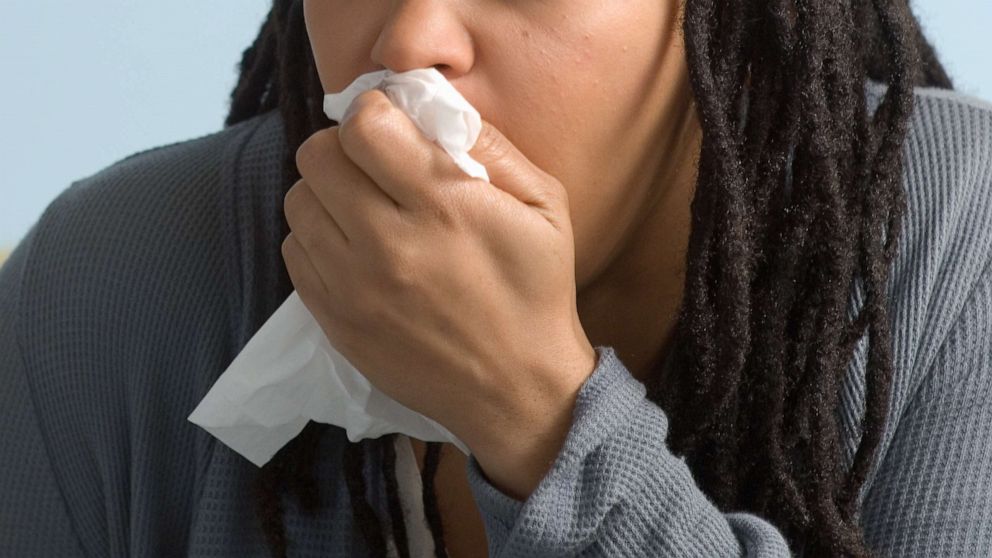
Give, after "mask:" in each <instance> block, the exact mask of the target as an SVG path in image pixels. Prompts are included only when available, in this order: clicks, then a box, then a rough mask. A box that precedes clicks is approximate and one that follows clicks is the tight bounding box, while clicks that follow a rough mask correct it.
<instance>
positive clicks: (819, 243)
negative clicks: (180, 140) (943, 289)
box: [225, 0, 953, 557]
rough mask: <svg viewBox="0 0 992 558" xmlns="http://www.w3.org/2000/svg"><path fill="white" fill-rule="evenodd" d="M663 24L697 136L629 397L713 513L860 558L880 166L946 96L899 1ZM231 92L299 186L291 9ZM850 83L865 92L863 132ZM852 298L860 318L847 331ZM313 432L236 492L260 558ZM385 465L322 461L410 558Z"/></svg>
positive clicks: (299, 486)
mask: <svg viewBox="0 0 992 558" xmlns="http://www.w3.org/2000/svg"><path fill="white" fill-rule="evenodd" d="M680 25H681V28H682V33H683V37H684V39H685V46H686V56H687V62H688V69H689V78H690V86H691V89H692V93H693V95H694V98H695V101H696V107H695V110H697V114H698V116H699V121H700V123H701V125H702V132H703V137H702V145H701V151H700V155H699V162H698V165H699V166H698V177H697V181H696V191H695V195H694V198H693V200H692V204H691V214H692V228H691V233H690V238H689V246H688V251H687V254H686V259H687V261H686V277H685V289H684V295H683V300H682V302H681V306H680V308H679V313H678V319H677V322H676V326H675V330H674V337H673V340H674V341H675V342H674V344H673V345H672V348H671V349H670V351H671V352H672V356H673V358H674V362H675V363H676V365H675V366H672V367H671V368H669V369H668V370H669V371H670V372H671V373H668V374H665V373H663V369H662V367H661V366H660V363H661V361H662V360H663V359H662V358H660V357H659V358H658V360H657V361H656V362H657V363H658V364H657V365H656V366H655V367H654V368H653V369H652V372H653V373H652V374H651V375H650V376H649V378H648V380H647V381H646V382H645V383H646V384H647V387H648V397H649V398H650V399H651V400H652V401H654V402H656V403H657V404H658V405H659V406H661V407H662V409H663V410H664V411H665V412H666V413H667V414H668V416H669V418H670V421H669V423H670V431H669V434H668V444H669V446H670V449H671V450H672V451H673V452H674V453H675V454H677V455H681V456H684V457H685V458H686V462H687V463H688V465H689V466H690V469H691V471H692V472H693V476H694V479H695V481H696V483H697V485H698V486H699V487H700V489H701V490H702V491H703V492H704V493H705V494H707V496H708V497H710V498H711V500H712V501H713V502H714V503H715V504H716V505H717V506H718V507H719V508H720V509H722V510H745V511H749V512H751V513H755V514H757V515H760V516H762V517H763V518H766V519H767V520H768V521H770V522H772V523H773V524H774V525H775V526H776V527H777V528H779V529H780V530H781V532H782V533H783V535H784V536H785V537H786V539H787V540H788V541H789V543H790V547H791V548H792V549H793V551H794V552H797V553H798V552H800V551H802V552H803V554H804V555H806V556H859V557H862V556H871V555H872V554H871V551H870V550H869V548H868V546H867V543H866V542H865V540H864V536H863V534H862V532H861V529H860V527H859V523H860V515H859V511H860V510H859V508H860V503H859V491H860V489H861V488H862V487H863V486H864V483H865V480H866V476H867V474H868V471H869V469H870V468H871V467H872V466H873V464H874V462H875V459H876V453H877V452H876V450H877V448H878V446H879V443H880V440H881V437H882V434H883V432H884V431H885V427H886V421H887V418H886V410H887V407H888V404H889V399H890V395H891V394H890V392H891V379H892V358H891V348H890V333H889V324H888V315H887V311H886V300H885V284H886V281H887V278H888V272H889V269H890V267H891V264H892V260H893V257H894V255H895V253H896V248H897V245H898V239H899V232H900V224H901V220H902V216H903V213H904V211H905V199H904V198H905V194H904V192H903V190H902V187H901V174H902V160H901V146H902V144H903V141H904V139H905V136H906V134H907V129H908V122H909V118H910V116H911V113H912V110H913V105H914V97H913V88H914V87H917V86H928V87H940V88H945V89H951V88H953V85H952V84H951V81H950V79H949V78H948V76H947V74H946V72H945V71H944V69H943V67H942V66H941V64H940V62H939V61H938V60H937V57H936V55H935V53H934V50H933V48H932V47H931V45H930V44H929V43H928V42H927V40H926V38H925V37H924V35H923V33H922V31H921V29H920V26H919V22H918V21H917V20H916V19H915V17H914V16H913V14H912V13H911V10H910V8H909V6H908V5H907V3H906V0H871V1H869V0H865V1H861V2H853V1H850V0H848V1H841V2H799V1H796V0H686V2H685V5H684V12H683V17H682V20H681V21H680ZM240 71H241V75H240V78H239V80H238V83H237V86H236V87H235V89H234V91H233V93H232V96H231V106H230V114H229V115H228V117H227V120H226V122H225V125H227V126H230V125H234V124H236V123H238V122H241V121H244V120H246V119H249V118H252V117H254V116H256V115H259V114H262V113H266V112H268V111H272V110H279V112H280V114H281V117H282V121H283V125H284V130H285V138H286V152H285V159H284V164H283V172H284V175H285V185H284V186H285V188H286V189H287V190H288V188H289V187H290V186H291V185H292V184H293V183H294V182H295V181H296V180H298V179H299V178H300V175H299V173H298V171H297V169H296V166H295V162H294V153H295V148H296V147H298V146H299V145H300V144H301V143H302V142H303V141H304V140H305V139H306V138H307V137H308V136H309V135H310V134H312V133H314V132H315V131H317V130H319V129H321V128H324V127H327V126H330V125H332V121H330V120H328V119H327V118H326V117H325V116H324V115H323V113H322V112H321V108H322V107H321V105H322V103H321V99H322V96H323V91H322V88H321V86H320V81H319V78H318V76H317V73H316V69H315V65H314V59H313V54H312V52H311V49H310V43H309V40H308V37H307V33H306V28H305V25H304V18H303V8H302V1H300V0H276V1H275V3H274V6H273V8H272V11H271V13H270V14H269V16H268V18H267V19H266V21H265V22H264V24H263V25H262V27H261V30H260V33H259V35H258V38H257V39H256V40H255V42H254V44H253V45H251V47H250V48H248V49H247V50H245V52H244V55H243V59H242V61H241V64H240ZM869 79H870V80H873V81H876V82H881V83H883V84H885V86H886V90H885V94H884V96H883V97H882V99H881V102H880V104H879V105H878V107H877V109H876V110H875V111H874V113H873V114H869V111H868V107H867V106H866V105H867V103H866V87H867V85H868V84H867V82H868V80H869ZM742 114H744V115H745V116H746V117H745V118H742V117H741V115H742ZM790 162H791V166H790ZM284 230H285V228H284ZM859 286H860V288H861V289H862V290H863V292H864V296H863V303H862V304H861V305H860V307H859V308H858V309H857V313H856V315H855V316H853V317H851V318H850V319H848V317H847V316H846V314H845V309H846V307H847V306H846V305H847V303H848V300H849V297H850V296H851V292H852V289H855V288H857V287H859ZM866 334H867V340H866V341H870V342H869V343H867V347H868V348H867V349H866V350H867V364H866V373H865V374H866V378H865V381H866V386H867V387H866V389H867V392H866V403H865V412H864V416H863V419H862V424H861V429H862V434H861V437H860V439H859V440H858V445H857V449H856V453H855V455H854V458H853V464H852V465H851V467H850V469H849V470H846V471H844V470H842V468H841V461H842V460H841V457H842V447H841V442H840V439H839V435H838V434H839V425H838V422H837V420H836V417H835V415H834V412H835V410H836V408H837V405H838V400H839V392H840V389H841V385H842V380H843V377H844V374H845V370H846V369H847V365H848V363H849V361H850V360H851V358H852V357H853V354H852V351H853V350H854V349H855V347H856V344H857V343H858V342H859V341H860V340H862V339H863V338H864V337H865V335H866ZM666 376H670V377H666ZM327 428H328V426H327V425H321V424H316V423H311V424H310V425H308V426H307V428H306V429H305V430H304V431H303V433H302V434H301V435H300V436H299V437H298V438H297V439H295V440H294V441H293V442H292V443H290V444H289V445H287V446H286V447H285V448H283V449H282V450H281V451H280V452H279V453H277V454H276V456H275V457H274V458H273V459H272V461H271V462H269V463H268V464H266V465H265V466H264V467H262V469H261V470H260V472H259V475H258V477H257V478H256V479H255V482H254V490H255V495H256V501H257V511H258V517H259V519H260V522H261V527H262V530H263V531H264V533H265V535H266V540H267V542H268V544H269V546H270V548H271V550H272V553H273V555H274V556H277V557H282V556H287V552H288V548H289V541H288V540H287V537H286V533H285V528H284V525H283V518H282V506H281V502H282V495H283V494H284V493H285V492H287V491H291V492H292V493H293V494H294V495H295V496H296V498H297V499H298V500H299V502H300V504H301V507H302V509H303V510H304V511H305V512H307V513H313V512H314V511H315V510H317V509H319V507H320V497H319V490H318V488H319V484H318V483H317V481H316V479H315V472H314V465H315V462H316V458H317V447H318V444H317V442H318V440H319V439H320V437H321V435H322V433H323V432H325V431H326V430H327ZM392 444H393V437H392V436H386V437H383V438H380V439H377V440H364V441H362V442H361V443H354V444H352V443H349V444H347V446H346V447H345V449H344V452H343V456H342V460H343V462H342V471H343V475H344V477H345V481H346V485H347V489H348V493H349V495H350V500H351V508H352V514H353V517H354V524H355V528H356V529H357V531H358V532H359V533H360V534H361V537H362V538H363V539H364V541H365V543H366V546H367V547H368V549H369V550H370V553H371V554H372V555H373V556H386V549H387V546H388V545H387V536H388V537H389V538H390V539H391V540H392V541H393V544H394V545H395V547H396V549H397V551H398V553H399V554H400V556H408V555H409V549H408V544H407V541H406V526H405V525H404V522H403V515H402V510H401V507H400V500H399V496H398V493H397V490H396V488H397V481H396V475H395V455H394V450H393V445H392ZM427 447H428V450H427V456H426V466H425V467H424V470H423V472H422V476H423V481H424V482H423V486H424V492H423V499H424V509H425V515H426V517H427V520H428V525H429V527H430V530H431V533H432V534H433V536H434V542H435V547H436V551H437V555H438V556H445V555H446V553H445V546H444V535H443V530H442V526H441V518H440V514H439V511H438V507H437V498H436V494H435V490H434V475H435V473H436V471H437V464H438V460H439V459H440V444H436V443H431V444H428V446H427ZM370 455H378V456H380V457H381V459H382V463H383V466H382V467H380V468H379V469H380V470H379V471H378V474H382V475H383V477H384V479H383V480H384V482H385V487H386V492H387V502H388V508H389V518H388V524H387V523H386V522H385V520H383V519H382V518H380V517H378V516H377V514H376V512H375V510H374V509H373V507H372V505H371V504H370V503H369V501H368V500H367V495H366V488H367V479H366V477H365V475H366V471H365V464H366V459H367V457H368V456H370ZM368 474H373V473H368ZM387 530H388V531H389V532H388V533H387Z"/></svg>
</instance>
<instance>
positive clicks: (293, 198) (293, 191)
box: [282, 180, 307, 219]
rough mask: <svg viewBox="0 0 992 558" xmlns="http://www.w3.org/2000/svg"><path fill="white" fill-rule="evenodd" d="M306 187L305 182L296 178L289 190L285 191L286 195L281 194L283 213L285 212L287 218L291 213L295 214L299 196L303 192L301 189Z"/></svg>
mask: <svg viewBox="0 0 992 558" xmlns="http://www.w3.org/2000/svg"><path fill="white" fill-rule="evenodd" d="M306 187H307V186H306V183H305V182H303V181H302V180H297V181H296V183H295V184H293V185H292V186H291V187H290V188H289V190H287V191H286V195H285V196H283V199H282V207H283V213H285V214H286V218H287V219H288V218H290V216H291V215H292V216H295V214H296V212H297V209H298V208H299V204H300V197H301V196H302V194H303V193H304V192H303V191H302V190H303V188H306Z"/></svg>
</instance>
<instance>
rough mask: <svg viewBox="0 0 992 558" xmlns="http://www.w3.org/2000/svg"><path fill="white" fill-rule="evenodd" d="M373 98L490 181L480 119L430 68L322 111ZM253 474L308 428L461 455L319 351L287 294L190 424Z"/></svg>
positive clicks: (362, 81)
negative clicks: (313, 424)
mask: <svg viewBox="0 0 992 558" xmlns="http://www.w3.org/2000/svg"><path fill="white" fill-rule="evenodd" d="M372 88H379V89H381V90H382V91H383V92H384V93H386V95H387V96H388V97H389V99H390V100H391V101H392V102H393V103H394V104H395V105H396V106H397V107H399V108H400V109H402V110H403V112H404V113H405V114H407V115H408V116H409V117H410V119H411V120H412V121H413V122H414V124H416V126H417V128H418V129H420V131H421V132H422V133H423V134H424V135H425V136H426V137H427V138H428V139H430V140H431V141H434V142H435V143H437V144H438V145H439V146H440V147H441V148H442V149H444V150H445V151H446V152H447V153H448V154H449V155H450V156H451V158H452V160H453V161H454V162H455V164H457V165H458V167H459V168H461V169H462V170H464V171H465V172H466V173H467V174H468V175H469V176H472V177H475V178H482V179H483V180H485V181H487V182H488V181H489V175H488V174H487V173H486V169H485V167H484V166H483V165H481V164H480V163H479V162H478V161H475V160H474V159H472V158H471V157H470V156H469V155H468V151H469V150H470V149H472V146H473V145H475V141H476V140H477V139H478V137H479V132H480V130H481V129H482V125H481V118H480V116H479V113H478V112H477V111H476V110H475V108H473V107H472V105H471V104H469V103H468V101H466V100H465V98H464V97H462V96H461V94H460V93H458V90H457V89H455V88H454V87H453V86H452V85H451V84H450V83H449V82H448V81H447V80H446V79H445V78H444V76H443V75H442V74H441V73H440V72H439V71H437V70H436V69H434V68H428V69H417V70H411V71H408V72H403V73H394V72H392V71H390V70H383V71H379V72H373V73H369V74H365V75H362V76H360V77H359V78H358V79H356V80H355V81H354V82H353V83H352V84H351V85H349V86H348V87H347V88H345V90H344V91H342V92H340V93H334V94H330V95H326V96H325V97H324V112H325V113H326V114H327V117H328V118H330V119H331V120H334V121H340V118H341V117H342V116H343V114H344V112H345V110H346V109H347V108H348V105H350V104H351V102H352V100H354V98H355V97H357V96H358V95H359V94H360V93H362V92H363V91H367V90H369V89H372ZM188 420H189V421H190V422H192V423H194V424H196V425H198V426H200V427H202V428H203V429H204V430H206V431H207V432H209V433H210V434H211V435H213V436H214V437H216V438H217V439H218V440H220V441H221V442H223V443H224V444H225V445H227V446H228V447H230V448H231V449H233V450H234V451H236V452H237V453H239V454H241V455H242V456H244V457H245V458H247V459H248V460H249V461H251V462H252V463H254V464H255V465H257V466H259V467H261V466H262V465H264V464H265V463H267V462H268V461H269V460H270V459H271V458H272V456H273V455H275V453H276V452H277V451H279V449H280V448H282V447H283V446H285V445H286V444H287V443H289V441H290V440H292V439H293V438H295V437H296V436H297V435H298V434H299V433H300V432H301V431H302V430H303V428H304V427H305V426H306V425H307V423H308V422H309V421H311V420H314V421H317V422H322V423H328V424H333V425H336V426H340V427H342V428H344V429H345V432H346V433H347V436H348V439H349V440H351V441H352V442H357V441H359V440H361V439H364V438H378V437H379V436H382V435H383V434H390V433H400V434H405V435H407V436H410V437H411V438H417V439H420V440H424V441H427V442H450V443H452V444H454V445H455V446H457V447H458V448H459V449H460V450H461V451H462V452H464V453H465V454H468V453H469V450H468V447H467V446H466V445H465V444H464V443H463V442H462V441H461V440H459V439H458V438H456V437H455V436H454V435H453V434H452V433H451V432H449V431H448V430H447V429H445V428H444V427H443V426H441V425H440V424H438V423H437V422H435V421H433V420H431V419H430V418H427V417H425V416H423V415H421V414H419V413H417V412H415V411H412V410H410V409H409V408H407V407H404V406H403V405H401V404H399V403H398V402H396V401H395V400H393V399H391V398H390V397H388V396H386V395H385V394H383V393H382V392H381V391H379V390H378V389H376V388H375V387H374V386H373V385H372V384H370V383H369V381H368V380H367V379H366V378H365V376H364V375H362V373H361V372H360V371H359V370H358V369H356V368H355V367H354V366H352V364H351V363H350V362H348V360H347V359H345V358H344V356H343V355H341V353H339V352H338V351H337V350H335V349H334V347H333V346H332V345H331V344H330V343H329V342H328V340H327V336H326V335H325V334H324V332H323V330H322V329H321V327H320V324H318V323H317V321H316V320H315V319H314V317H313V315H312V314H310V311H309V310H307V308H306V306H305V305H304V304H303V301H302V300H300V297H299V294H298V293H297V292H295V291H294V292H292V293H291V294H290V295H289V297H287V298H286V300H285V302H283V303H282V305H281V306H280V307H279V308H277V309H276V311H275V312H274V313H273V314H272V316H271V317H269V319H268V320H267V321H266V322H265V323H264V324H262V327H261V328H259V330H258V331H257V332H256V333H255V335H254V336H253V337H252V338H251V339H250V340H249V341H248V343H247V344H246V345H245V347H244V348H243V349H242V351H241V352H240V353H239V354H238V355H237V357H235V359H234V361H233V362H232V363H231V364H230V366H228V368H227V369H226V370H225V371H224V372H223V373H222V374H221V375H220V377H219V378H218V379H217V381H216V382H215V383H214V385H213V386H212V387H211V388H210V390H209V391H208V392H207V394H206V396H204V398H203V399H202V400H201V401H200V403H199V404H198V405H197V407H196V408H195V409H194V410H193V412H192V413H191V414H190V415H189V417H188Z"/></svg>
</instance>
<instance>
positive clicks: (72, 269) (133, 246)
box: [21, 114, 272, 342]
mask: <svg viewBox="0 0 992 558" xmlns="http://www.w3.org/2000/svg"><path fill="white" fill-rule="evenodd" d="M270 116H271V114H270V115H263V116H260V117H256V118H253V119H251V120H248V121H245V122H242V123H240V124H237V125H235V126H231V127H229V128H226V129H224V130H221V131H218V132H215V133H212V134H209V135H206V136H203V137H199V138H194V139H189V140H186V141H181V142H176V143H172V144H169V145H163V146H158V147H154V148H151V149H147V150H144V151H141V152H138V153H135V154H133V155H130V156H128V157H126V158H124V159H122V160H120V161H118V162H116V163H114V164H112V165H109V166H108V167H106V168H104V169H102V170H100V171H98V172H97V173H95V174H93V175H91V176H88V177H85V178H81V179H79V180H76V181H74V182H73V183H72V184H71V185H69V187H68V188H66V189H65V190H64V191H63V192H62V193H60V194H59V195H58V196H57V197H56V198H55V199H54V200H53V201H52V202H51V203H50V204H49V205H48V206H47V208H46V209H45V211H44V212H43V214H42V215H41V217H40V218H39V219H38V221H37V222H36V223H35V225H34V226H33V227H32V229H31V231H30V233H29V234H28V236H27V237H26V238H25V240H24V241H23V243H24V244H26V246H24V247H23V249H24V250H25V251H26V252H27V253H26V254H25V256H24V257H25V264H24V269H23V271H22V277H21V301H22V304H21V306H22V314H23V316H24V317H25V318H31V319H30V320H29V321H28V322H26V323H25V326H26V327H27V330H26V332H25V339H26V340H27V341H28V342H30V341H32V340H37V341H39V342H41V341H42V340H43V339H45V338H47V337H48V335H45V334H46V333H50V332H46V331H44V330H42V329H41V328H42V327H45V326H47V325H55V324H47V323H46V322H47V318H49V317H52V316H51V315H50V314H46V312H45V311H46V309H50V308H55V307H58V308H61V310H60V314H61V318H62V319H61V320H59V321H58V322H57V323H58V324H59V326H60V327H65V326H66V325H67V321H66V318H67V317H69V316H73V317H74V318H76V319H78V320H80V321H81V322H85V323H86V324H87V325H88V326H94V327H95V326H98V325H100V326H105V327H110V326H112V324H120V323H121V322H122V321H124V319H125V318H127V321H128V322H129V323H130V324H138V323H141V322H142V320H144V319H145V318H146V317H151V316H155V315H158V316H163V317H164V316H166V315H168V314H169V313H170V311H172V312H174V311H175V310H176V309H177V308H176V306H175V305H176V303H177V301H179V300H184V301H186V302H187V303H189V302H192V300H191V299H195V298H197V297H200V296H205V295H207V293H205V292H204V293H202V294H197V293H198V291H202V290H204V289H205V290H207V291H210V290H213V292H211V293H209V294H211V295H218V296H220V295H221V293H220V292H219V290H220V289H222V288H223V287H225V285H223V284H218V281H219V282H221V283H222V282H223V281H226V280H227V279H226V278H225V276H226V275H228V274H230V273H231V270H230V268H229V267H230V265H231V262H230V261H228V258H227V257H226V256H225V252H226V251H230V250H236V249H237V246H234V245H232V244H233V243H235V242H236V241H237V238H236V234H235V233H234V232H233V230H232V229H234V228H236V226H237V224H236V223H233V222H232V219H233V217H232V214H234V213H236V211H237V208H236V207H235V205H236V203H237V200H236V197H237V194H236V192H234V191H233V190H234V188H235V184H234V183H235V182H236V178H237V176H236V175H237V174H238V173H239V172H243V171H244V167H245V166H246V163H245V161H244V160H243V157H244V155H245V152H246V150H247V149H248V148H249V146H250V145H251V144H252V140H253V137H255V136H257V135H258V134H259V133H260V131H261V130H263V129H264V127H265V126H266V125H268V126H269V127H271V122H270V121H271V120H272V119H271V118H270ZM222 298H223V297H221V299H222ZM203 302H204V303H205V305H204V306H201V307H200V308H201V309H202V310H207V309H209V308H211V307H215V306H217V302H218V299H217V298H211V299H205V300H204V301H203ZM139 309H140V312H139ZM73 311H78V315H77V314H74V313H73ZM156 311H158V312H157V313H156ZM33 324H35V325H33ZM33 333H34V334H37V335H38V337H33V336H32V334H33ZM129 333H133V330H132V331H131V332H129Z"/></svg>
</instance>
